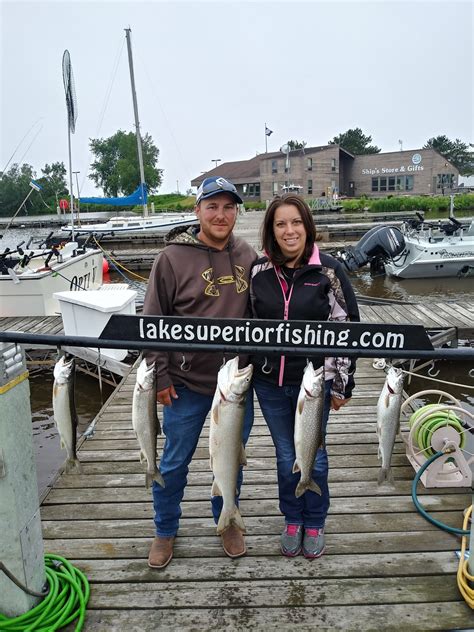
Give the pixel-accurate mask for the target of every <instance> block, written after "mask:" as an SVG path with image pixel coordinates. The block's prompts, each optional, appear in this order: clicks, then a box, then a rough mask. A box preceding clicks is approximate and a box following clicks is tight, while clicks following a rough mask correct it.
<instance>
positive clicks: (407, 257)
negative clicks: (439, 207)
mask: <svg viewBox="0 0 474 632" xmlns="http://www.w3.org/2000/svg"><path fill="white" fill-rule="evenodd" d="M448 219H449V221H448V222H442V221H439V222H429V221H424V220H423V219H420V220H410V221H408V222H404V223H403V224H402V226H401V227H400V231H401V233H402V235H403V239H404V241H405V247H404V248H403V250H402V252H401V253H400V254H399V255H397V256H396V257H392V258H390V259H387V260H386V261H385V262H384V266H385V272H386V274H389V275H390V276H393V277H397V278H400V279H425V278H432V277H462V276H469V275H470V274H474V220H469V221H467V222H460V221H458V220H457V219H456V218H454V217H453V216H451V215H450V217H449V218H448Z"/></svg>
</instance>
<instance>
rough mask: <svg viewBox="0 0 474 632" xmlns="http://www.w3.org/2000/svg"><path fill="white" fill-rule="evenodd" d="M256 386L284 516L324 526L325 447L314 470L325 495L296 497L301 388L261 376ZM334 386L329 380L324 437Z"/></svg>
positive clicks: (290, 521) (315, 526) (310, 525)
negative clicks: (271, 446)
mask: <svg viewBox="0 0 474 632" xmlns="http://www.w3.org/2000/svg"><path fill="white" fill-rule="evenodd" d="M253 385H254V389H255V393H256V394H257V397H258V401H259V404H260V408H261V409H262V413H263V416H264V417H265V421H266V422H267V425H268V427H269V429H270V433H271V435H272V439H273V443H274V444H275V451H276V458H277V473H278V495H279V500H280V511H281V512H282V514H283V515H284V516H285V522H286V524H298V525H304V526H305V527H306V528H311V529H321V528H322V527H324V523H325V520H326V516H327V513H328V511H329V488H328V455H327V451H326V446H324V448H320V449H319V450H318V452H317V454H316V466H315V468H314V469H313V479H314V480H315V482H316V483H317V484H318V485H319V487H320V488H321V492H322V495H321V496H320V495H319V494H316V493H315V492H313V491H311V490H308V491H307V492H305V493H304V494H303V495H302V496H300V497H299V498H296V496H295V491H296V486H297V484H298V481H299V479H300V473H299V472H297V473H295V474H293V472H292V470H293V465H294V462H295V458H296V455H295V442H294V436H293V435H294V430H295V411H296V403H297V401H298V394H299V391H300V387H299V385H298V386H277V385H275V384H271V383H269V382H265V381H264V380H261V379H258V378H257V379H255V380H254V383H253ZM331 385H332V380H327V381H326V389H325V401H324V413H323V429H324V436H325V435H326V426H327V421H328V417H329V410H330V406H331Z"/></svg>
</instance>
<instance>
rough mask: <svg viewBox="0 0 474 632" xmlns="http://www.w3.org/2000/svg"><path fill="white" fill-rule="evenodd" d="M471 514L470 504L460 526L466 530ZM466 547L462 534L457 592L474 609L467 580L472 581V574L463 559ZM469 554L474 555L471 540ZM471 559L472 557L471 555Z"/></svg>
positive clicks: (473, 595)
mask: <svg viewBox="0 0 474 632" xmlns="http://www.w3.org/2000/svg"><path fill="white" fill-rule="evenodd" d="M471 515H472V505H471V506H470V507H469V508H468V510H467V511H466V515H465V516H464V524H463V526H462V528H463V529H464V530H466V531H467V526H468V523H469V517H470V516H471ZM466 548H467V536H465V535H464V536H463V537H462V540H461V557H460V559H459V564H458V572H457V582H458V588H459V592H460V593H461V595H462V596H463V598H464V600H465V601H466V603H467V605H468V606H469V607H470V608H472V609H473V610H474V588H472V587H471V586H470V584H469V582H472V581H474V575H471V574H470V573H469V572H468V570H467V564H468V560H466V559H464V557H465V556H464V554H465V552H466ZM469 555H470V556H472V555H474V552H473V549H472V542H471V543H470V554H469ZM471 560H472V557H471Z"/></svg>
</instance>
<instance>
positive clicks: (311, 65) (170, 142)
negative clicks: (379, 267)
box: [0, 0, 474, 196]
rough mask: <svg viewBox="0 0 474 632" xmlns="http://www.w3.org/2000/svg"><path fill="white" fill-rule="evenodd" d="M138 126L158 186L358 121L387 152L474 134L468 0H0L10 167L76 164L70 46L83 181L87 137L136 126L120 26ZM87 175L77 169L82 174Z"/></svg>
mask: <svg viewBox="0 0 474 632" xmlns="http://www.w3.org/2000/svg"><path fill="white" fill-rule="evenodd" d="M128 27H130V28H131V29H132V49H133V60H134V69H135V82H136V91H137V100H138V111H139V118H140V126H141V131H142V134H144V133H148V134H150V135H151V137H152V139H153V141H154V143H155V144H156V146H157V147H158V148H159V151H160V155H159V162H158V166H159V167H160V168H161V169H163V170H164V173H163V176H164V177H163V183H162V186H161V187H160V190H159V192H160V193H171V192H174V191H177V190H179V191H180V192H182V193H183V192H186V190H187V189H189V187H190V182H191V180H192V179H193V178H195V177H197V176H199V175H200V174H201V173H202V172H204V171H207V170H209V169H212V168H213V167H214V165H215V163H214V162H213V160H216V159H220V160H221V161H222V162H228V161H235V160H246V159H248V158H252V157H253V156H255V155H256V154H257V153H263V152H264V151H265V133H264V132H265V124H266V125H267V126H268V128H269V129H271V130H272V131H273V134H272V135H271V136H269V137H268V138H267V140H268V151H278V149H279V148H280V147H281V146H282V145H283V144H284V143H285V142H286V141H288V140H289V139H294V140H300V141H302V140H304V141H306V142H307V144H308V146H315V145H324V144H326V143H327V142H328V141H329V140H331V139H332V138H333V137H334V136H336V135H337V134H340V133H342V132H344V131H346V130H347V129H349V128H354V127H360V128H362V130H363V132H364V133H365V134H369V135H371V136H372V142H373V143H374V144H376V145H377V146H378V147H380V148H381V149H382V151H398V150H399V149H400V141H401V142H402V147H403V149H418V148H421V147H422V146H423V145H424V144H425V142H426V141H427V140H428V139H429V138H431V137H433V136H437V135H440V134H445V135H446V136H448V138H450V139H455V138H460V139H461V140H463V141H464V142H473V141H474V139H473V121H474V108H473V105H474V99H473V83H472V78H473V56H474V50H473V32H474V21H473V2H472V1H471V0H469V1H462V2H456V1H450V0H449V1H443V0H431V1H427V2H425V1H421V0H406V1H405V0H396V1H392V2H390V1H387V0H378V1H372V2H360V1H358V0H353V1H346V2H342V1H338V0H332V1H331V2H319V1H316V0H313V1H306V2H296V1H295V2H285V1H281V2H280V1H277V0H268V1H263V2H254V1H246V0H239V1H238V2H232V1H227V0H220V1H215V2H201V1H195V2H185V1H180V0H174V1H173V2H163V1H160V0H154V1H149V2H139V1H137V2H128V1H123V2H118V1H116V0H110V1H103V2H100V1H97V0H93V1H84V0H69V1H66V0H62V1H53V2H43V1H41V0H37V1H30V2H26V1H23V0H15V1H7V0H0V29H1V30H0V81H1V83H0V86H1V94H0V171H2V170H4V169H5V166H6V165H7V164H8V162H9V161H10V159H11V157H12V155H13V159H12V161H11V162H10V165H9V166H11V164H12V163H14V162H17V163H24V162H26V163H28V164H30V165H32V166H33V167H34V169H35V171H36V173H37V175H38V177H39V176H41V168H42V167H43V166H44V165H45V164H46V163H49V164H50V163H52V162H56V161H63V162H64V163H65V165H66V166H67V167H68V135H67V122H66V121H67V119H66V105H65V97H64V87H63V79H62V58H63V53H64V51H65V50H66V49H67V50H69V53H70V57H71V62H72V68H73V73H74V80H75V86H76V94H77V103H78V118H77V122H76V131H75V133H74V134H73V135H72V136H71V143H72V145H71V148H72V150H71V154H72V170H73V171H79V174H77V181H78V183H79V189H80V193H81V195H83V196H84V195H101V194H102V193H101V191H98V190H97V189H95V186H94V183H93V182H92V181H91V180H90V179H89V178H88V174H89V173H90V171H89V168H90V167H89V166H90V163H91V161H92V159H93V157H92V154H91V153H90V148H89V140H90V139H91V138H107V137H109V136H111V135H113V134H114V133H115V132H116V131H117V130H119V129H121V130H124V131H127V132H128V131H134V130H135V127H134V118H133V106H132V97H131V89H130V76H129V70H128V60H127V47H126V42H125V31H124V29H125V28H128ZM73 182H74V186H76V176H74V179H73Z"/></svg>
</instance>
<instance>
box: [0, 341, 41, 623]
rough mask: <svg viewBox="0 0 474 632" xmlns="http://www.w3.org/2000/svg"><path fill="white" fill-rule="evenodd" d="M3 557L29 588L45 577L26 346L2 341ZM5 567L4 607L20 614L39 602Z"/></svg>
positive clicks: (0, 608) (1, 581)
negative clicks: (6, 571) (14, 580)
mask: <svg viewBox="0 0 474 632" xmlns="http://www.w3.org/2000/svg"><path fill="white" fill-rule="evenodd" d="M0 562H1V563H2V564H3V565H4V566H5V568H6V569H8V571H9V572H10V573H11V574H12V575H13V576H14V577H15V578H16V579H17V580H18V582H19V583H20V584H22V585H24V586H26V587H27V588H28V589H29V590H31V591H33V592H36V593H41V592H42V589H43V586H44V582H45V568H44V550H43V538H42V533H41V520H40V511H39V497H38V484H37V479H36V466H35V457H34V450H33V437H32V424H31V410H30V388H29V383H28V371H27V370H26V362H25V355H24V351H23V349H22V348H21V347H20V346H19V345H17V344H14V343H0ZM38 600H39V599H38V597H34V596H32V595H29V594H27V593H26V592H25V591H24V590H22V589H21V588H19V587H18V586H17V585H15V583H14V582H13V581H12V580H11V579H10V578H9V577H7V575H6V574H5V573H4V572H2V571H1V570H0V612H1V613H2V614H4V615H6V616H8V617H16V616H19V615H21V614H23V613H25V612H27V611H28V610H30V609H31V608H33V607H34V606H35V605H36V604H37V603H38Z"/></svg>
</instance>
